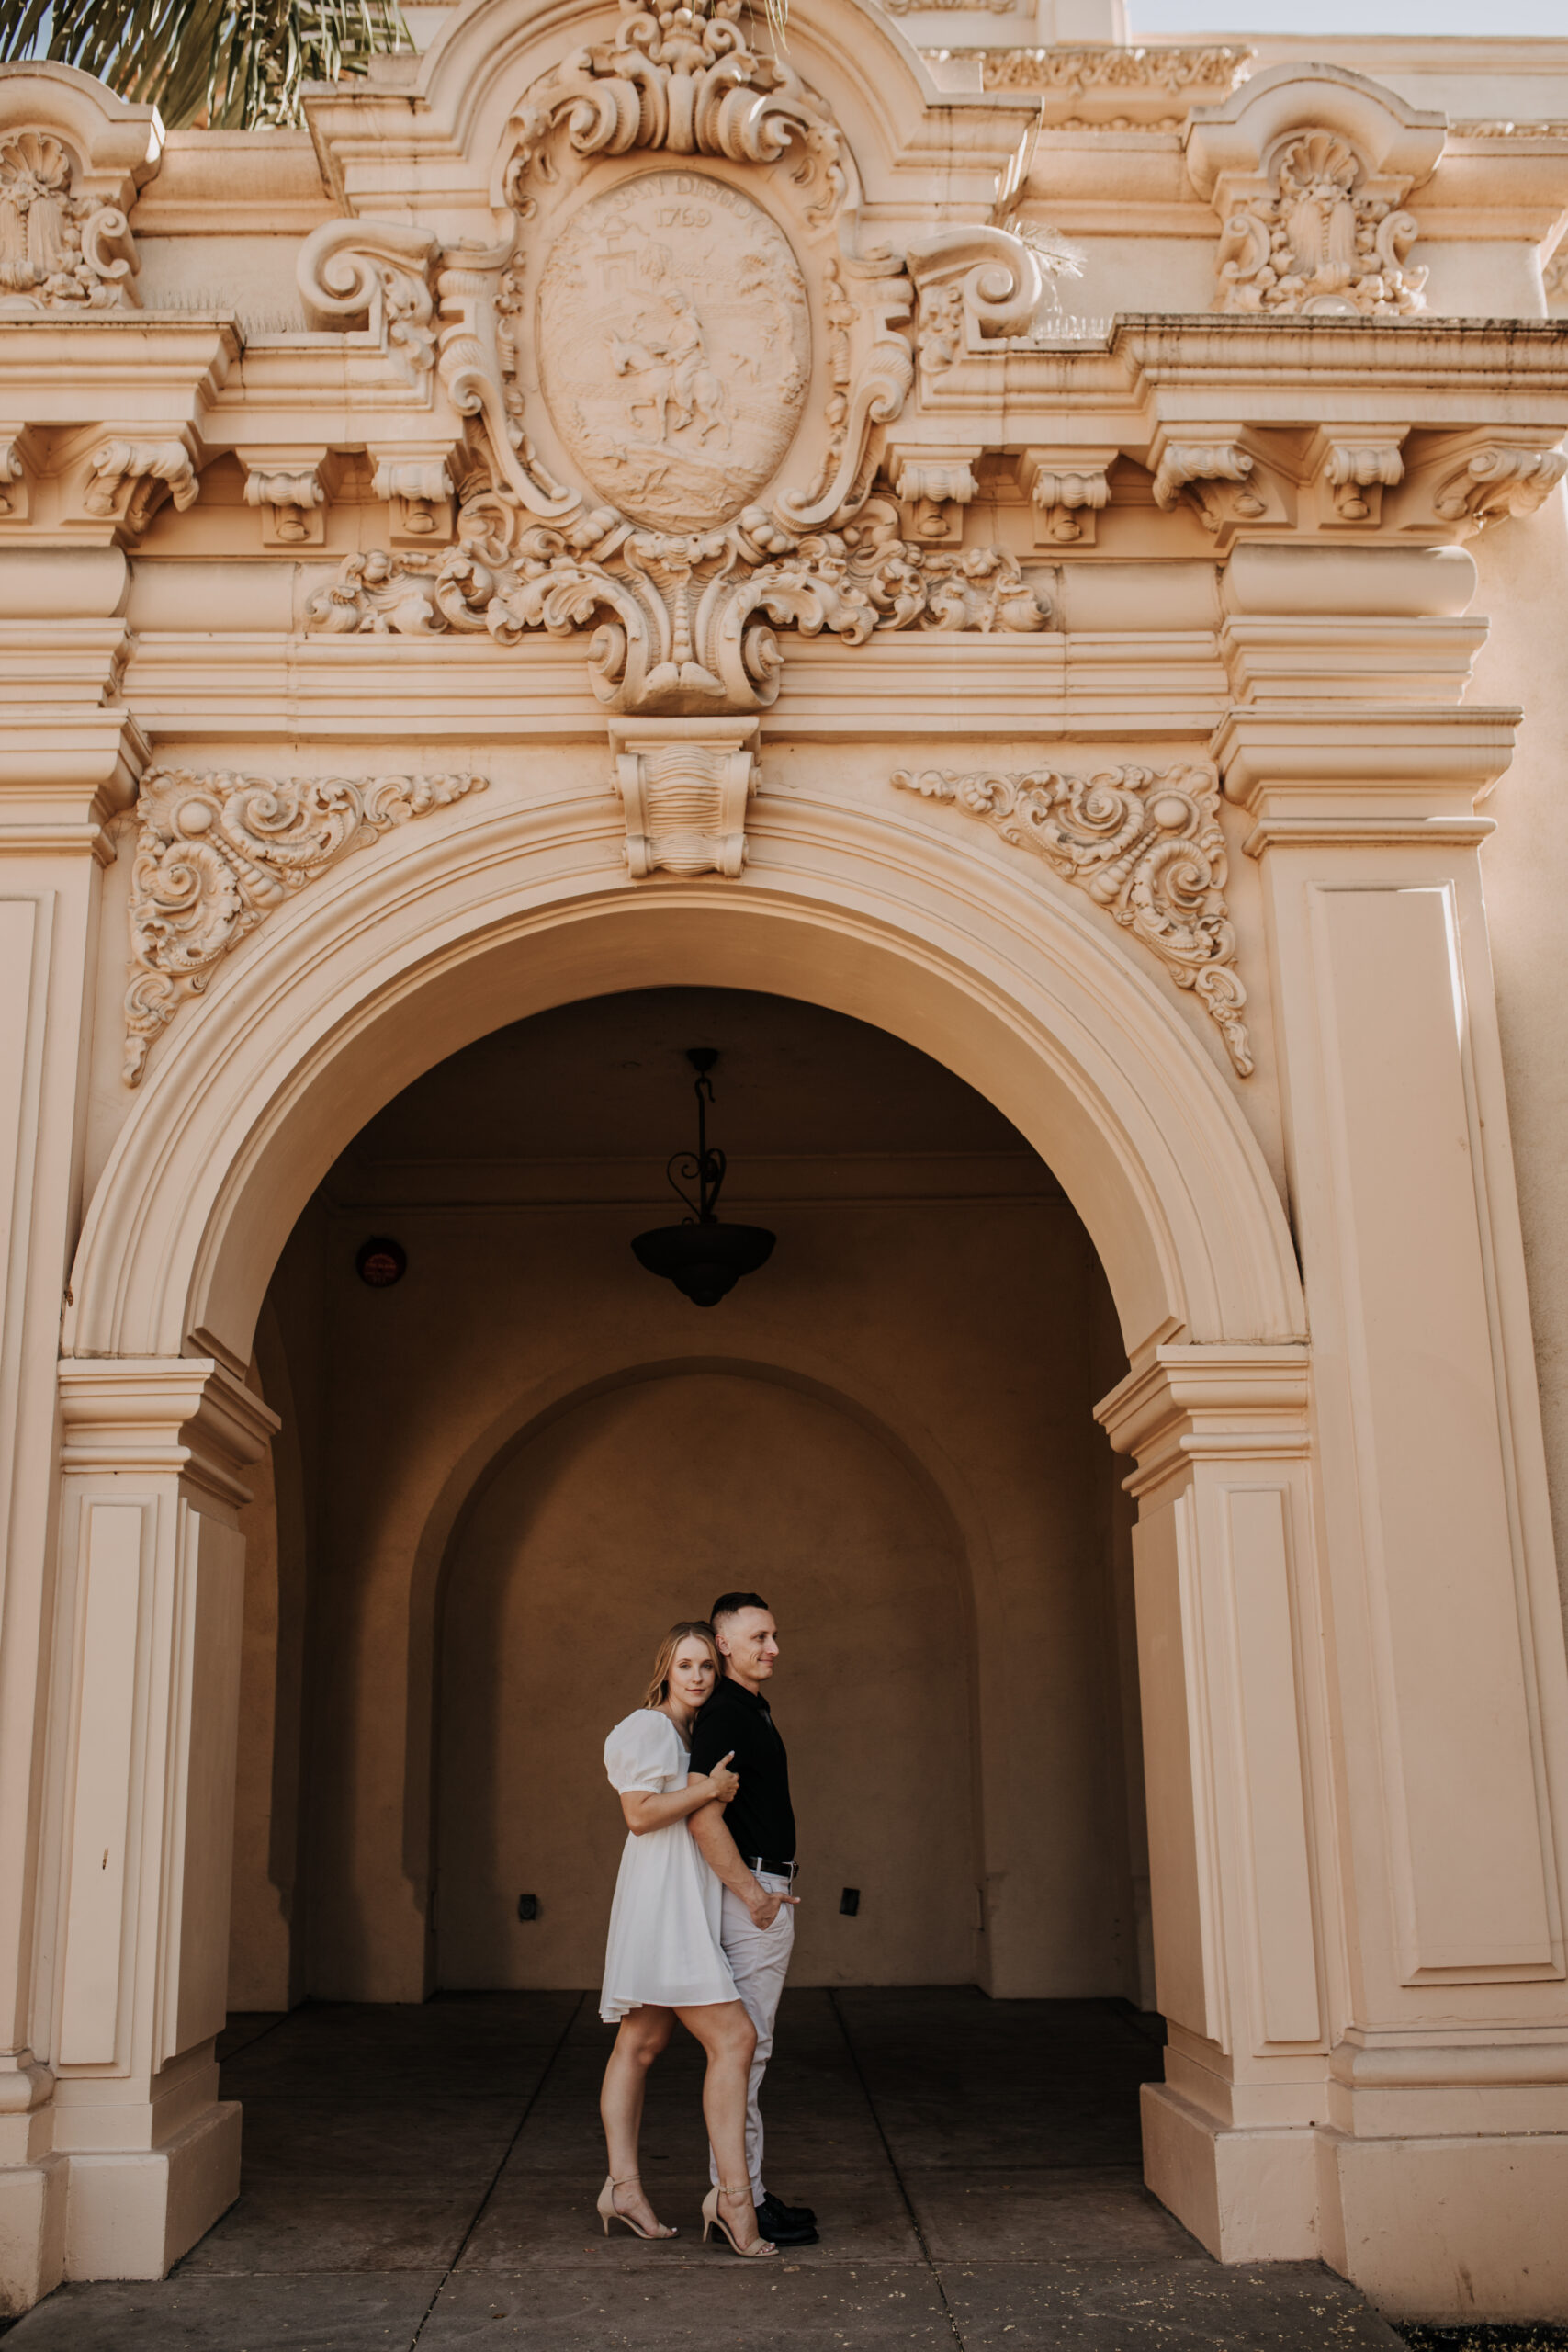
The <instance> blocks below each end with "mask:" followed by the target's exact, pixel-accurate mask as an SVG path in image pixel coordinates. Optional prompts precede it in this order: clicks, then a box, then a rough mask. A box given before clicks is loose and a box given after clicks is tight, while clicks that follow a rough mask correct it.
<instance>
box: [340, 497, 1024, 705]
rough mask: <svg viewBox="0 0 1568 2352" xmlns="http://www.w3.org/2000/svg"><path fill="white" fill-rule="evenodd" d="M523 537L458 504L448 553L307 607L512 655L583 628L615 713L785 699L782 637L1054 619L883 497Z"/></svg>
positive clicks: (371, 627) (362, 569)
mask: <svg viewBox="0 0 1568 2352" xmlns="http://www.w3.org/2000/svg"><path fill="white" fill-rule="evenodd" d="M515 526H516V515H515V510H514V508H512V507H510V506H509V505H508V503H507V502H506V501H505V500H504V499H503V498H502V497H501V496H499V495H497V494H491V495H488V496H485V497H482V498H480V499H478V500H476V501H473V502H471V503H470V504H469V505H468V507H466V508H465V510H464V514H463V517H462V520H461V524H460V526H459V539H458V544H457V546H456V547H455V548H450V549H448V550H446V552H445V553H443V554H440V555H438V554H436V553H435V552H434V550H432V551H431V552H430V553H428V554H425V553H415V554H410V555H389V554H386V553H383V552H380V551H377V552H374V553H371V554H368V555H364V554H361V555H353V556H350V557H348V558H346V559H345V560H344V563H343V565H342V567H341V569H340V571H339V573H338V577H337V579H336V580H335V581H333V582H332V583H331V584H330V585H329V586H327V587H325V588H322V589H320V590H318V591H317V593H316V594H315V595H314V596H312V597H311V599H310V604H309V606H308V607H307V613H306V626H307V628H310V630H312V631H320V632H324V633H327V634H332V635H376V636H380V635H387V634H395V635H400V636H429V635H439V634H444V633H446V632H448V631H457V632H468V633H471V634H479V633H480V632H483V633H485V634H487V635H489V636H490V637H491V638H492V639H494V640H495V641H496V643H497V644H499V645H504V646H513V645H517V644H519V643H521V642H522V640H523V639H525V637H526V636H527V635H529V634H530V633H531V632H532V631H535V630H540V631H542V632H543V633H544V634H545V635H547V636H549V637H554V638H570V637H572V636H575V635H577V634H578V633H579V632H580V631H581V630H583V629H589V628H591V629H592V632H593V634H592V638H591V639H590V642H589V644H588V646H587V648H586V655H587V662H588V671H589V679H590V683H591V684H592V690H593V693H594V695H596V696H597V698H598V700H599V701H600V702H601V703H603V704H604V707H606V708H607V709H610V710H615V711H623V712H644V713H674V714H682V713H684V714H688V715H696V716H702V715H704V714H707V713H712V712H716V711H720V710H726V711H737V712H745V711H754V710H762V709H766V708H768V707H770V706H771V705H772V704H773V702H774V701H775V700H776V699H777V696H778V692H779V683H780V671H781V666H782V658H781V655H780V651H779V645H778V635H777V632H778V631H779V630H780V629H781V628H784V629H787V628H793V629H795V630H797V631H798V632H799V633H800V634H801V635H803V636H807V637H815V636H818V635H820V634H824V633H826V634H827V635H829V636H836V637H839V638H841V639H843V640H844V641H845V642H846V643H847V644H851V645H863V644H864V643H865V642H866V641H867V639H870V638H871V637H872V636H874V634H877V633H882V632H888V631H896V630H905V629H920V630H976V631H982V632H995V633H998V634H1011V633H1018V632H1024V633H1029V632H1032V631H1036V630H1039V629H1043V628H1045V627H1046V626H1047V624H1048V621H1049V617H1050V609H1049V605H1048V603H1047V601H1046V599H1045V597H1044V595H1043V593H1042V592H1041V590H1040V589H1039V588H1038V587H1037V586H1036V585H1035V584H1034V583H1033V582H1032V581H1030V580H1029V579H1027V578H1026V577H1025V576H1024V574H1023V572H1022V571H1021V569H1020V567H1019V564H1018V561H1017V560H1016V558H1014V557H1013V556H1012V555H1010V554H1009V553H1008V552H1006V551H1005V550H1003V549H1000V548H953V549H936V548H926V547H922V546H920V545H918V544H917V543H915V542H913V541H909V540H906V539H903V538H901V537H899V535H898V515H897V508H896V507H895V506H894V505H893V504H892V503H890V502H889V501H888V500H886V499H882V498H877V499H873V500H872V501H871V502H870V503H868V504H867V505H866V506H865V508H864V509H863V512H862V514H861V515H860V517H859V519H858V520H857V521H856V522H855V523H853V524H851V525H849V526H846V527H845V528H844V529H843V530H841V531H822V532H813V533H807V534H801V535H793V534H789V533H786V532H784V531H783V530H781V529H780V527H779V526H778V524H777V523H776V521H775V520H774V518H773V517H772V516H771V515H768V514H767V513H766V512H765V511H764V510H763V509H761V507H750V508H748V509H747V510H746V512H745V513H744V514H743V515H741V516H740V517H739V520H738V521H737V522H735V523H732V524H729V525H728V526H725V527H723V528H721V529H715V530H712V531H706V532H694V533H678V532H665V531H643V530H637V529H636V528H635V527H634V526H632V525H631V524H629V523H628V522H627V521H626V519H625V517H624V516H622V515H616V514H615V513H614V511H613V510H611V509H609V508H600V509H598V510H597V511H595V512H594V513H592V514H590V515H584V516H583V517H581V520H580V521H578V522H577V523H576V524H574V525H572V526H568V527H562V528H550V527H548V526H539V525H529V526H526V527H524V528H522V529H521V530H518V529H517V528H516V527H515Z"/></svg>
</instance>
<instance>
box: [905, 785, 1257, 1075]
mask: <svg viewBox="0 0 1568 2352" xmlns="http://www.w3.org/2000/svg"><path fill="white" fill-rule="evenodd" d="M893 782H894V783H895V784H896V785H897V786H900V787H901V788H902V789H903V790H904V791H906V792H919V793H920V794H922V795H923V796H924V797H925V798H926V799H928V800H951V801H954V802H956V803H957V804H958V806H959V807H960V808H963V809H970V810H972V811H973V813H974V814H975V815H976V816H977V817H987V818H989V820H990V821H991V823H992V824H993V825H995V826H996V828H997V830H998V832H999V833H1000V834H1001V837H1002V839H1003V840H1004V841H1006V842H1012V843H1013V844H1014V845H1015V847H1017V848H1019V849H1031V850H1034V851H1036V852H1037V853H1038V854H1039V855H1040V856H1042V857H1043V858H1044V859H1045V861H1046V863H1047V864H1048V865H1050V867H1051V869H1052V871H1053V872H1054V873H1055V874H1059V875H1060V876H1061V877H1062V879H1063V880H1064V881H1065V882H1076V883H1077V885H1078V886H1079V888H1082V889H1085V890H1087V891H1088V892H1089V897H1090V898H1091V899H1094V900H1095V902H1096V904H1097V905H1099V906H1102V907H1104V908H1106V909H1107V910H1109V912H1110V913H1111V914H1113V915H1114V916H1115V918H1116V920H1117V922H1119V923H1121V924H1122V925H1123V926H1124V927H1125V929H1127V930H1128V931H1130V932H1131V933H1133V936H1134V938H1135V939H1141V940H1142V941H1143V943H1144V944H1145V947H1149V948H1152V949H1153V950H1154V953H1155V954H1156V956H1158V957H1159V959H1160V962H1161V963H1162V964H1163V965H1164V966H1165V967H1166V969H1167V971H1168V973H1169V974H1170V977H1171V978H1172V979H1173V980H1174V981H1175V982H1176V985H1177V987H1178V988H1180V989H1193V990H1194V991H1195V993H1196V994H1197V995H1198V996H1199V997H1200V998H1201V1001H1202V1002H1203V1004H1204V1005H1205V1006H1206V1008H1207V1009H1208V1012H1209V1013H1210V1014H1211V1016H1212V1017H1213V1021H1214V1023H1215V1024H1216V1026H1217V1027H1218V1029H1219V1032H1220V1035H1222V1036H1223V1037H1224V1041H1225V1045H1226V1047H1227V1049H1228V1051H1229V1054H1230V1057H1231V1060H1232V1061H1233V1062H1234V1063H1235V1067H1236V1069H1237V1071H1238V1072H1239V1073H1240V1075H1241V1076H1242V1077H1243V1078H1248V1077H1250V1076H1251V1074H1252V1067H1253V1063H1252V1048H1251V1046H1250V1045H1249V1043H1248V1041H1247V1028H1246V1025H1245V1023H1243V1021H1242V1018H1241V1013H1242V1007H1243V1006H1244V1005H1245V1004H1246V1002H1247V990H1246V989H1244V988H1243V986H1242V984H1241V981H1240V979H1239V978H1238V977H1237V975H1236V972H1235V930H1234V928H1233V927H1232V924H1231V920H1230V913H1229V910H1228V908H1227V907H1226V905H1225V896H1224V886H1225V877H1226V870H1227V869H1226V859H1225V842H1224V834H1223V833H1222V832H1221V831H1220V820H1219V806H1220V785H1219V777H1218V775H1216V774H1215V772H1214V770H1213V768H1211V767H1201V766H1197V765H1190V766H1181V767H1174V768H1165V769H1156V768H1140V767H1121V768H1109V769H1107V770H1105V771H1104V772H1103V773H1102V774H1101V775H1093V776H1076V775H1058V774H1057V773H1056V772H1055V769H1051V768H1040V769H1035V770H1033V771H1032V772H1030V773H1028V774H1025V775H1000V774H998V773H995V772H993V771H991V770H987V769H981V770H979V771H977V772H976V773H975V774H973V775H947V774H946V773H944V772H943V771H942V770H940V769H936V768H926V769H924V770H923V771H922V772H921V773H920V774H919V775H912V774H910V773H908V771H903V772H900V773H899V774H898V775H896V776H895V777H894V778H893Z"/></svg>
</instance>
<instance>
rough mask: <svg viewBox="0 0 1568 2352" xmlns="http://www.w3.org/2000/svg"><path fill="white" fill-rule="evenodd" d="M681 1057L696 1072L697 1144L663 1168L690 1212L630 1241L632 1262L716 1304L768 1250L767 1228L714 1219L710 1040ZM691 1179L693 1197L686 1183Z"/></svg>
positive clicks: (717, 1177)
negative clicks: (634, 1259)
mask: <svg viewBox="0 0 1568 2352" xmlns="http://www.w3.org/2000/svg"><path fill="white" fill-rule="evenodd" d="M686 1059H687V1060H688V1061H689V1062H690V1063H691V1065H692V1068H693V1069H694V1070H695V1072H696V1074H697V1075H696V1084H695V1087H694V1092H695V1094H696V1098H697V1148H696V1150H695V1151H694V1152H692V1151H677V1152H675V1153H673V1154H672V1155H671V1159H670V1161H669V1164H668V1167H667V1169H666V1170H665V1172H666V1174H667V1175H668V1176H669V1179H670V1182H671V1187H672V1189H673V1190H674V1192H675V1193H677V1194H678V1196H679V1197H680V1198H681V1199H682V1201H684V1203H685V1204H686V1206H687V1207H688V1208H689V1209H690V1210H691V1212H692V1214H691V1216H689V1217H687V1218H685V1219H684V1221H683V1222H682V1224H680V1225H660V1226H656V1227H654V1229H653V1230H652V1232H651V1233H639V1234H638V1235H637V1239H636V1240H635V1241H634V1242H633V1243H632V1248H633V1250H634V1251H635V1252H636V1254H637V1263H638V1264H639V1265H642V1266H646V1267H647V1269H648V1271H649V1273H650V1274H662V1275H663V1276H664V1277H665V1279H666V1280H667V1281H669V1282H672V1283H674V1285H675V1287H676V1289H677V1290H678V1291H679V1292H680V1293H681V1294H682V1297H685V1298H689V1299H690V1300H691V1302H692V1304H693V1306H717V1305H718V1302H719V1300H720V1299H721V1298H723V1297H724V1296H725V1295H726V1293H727V1292H729V1291H732V1290H733V1289H734V1288H735V1285H736V1283H738V1282H739V1280H740V1277H741V1275H742V1274H754V1273H755V1272H756V1271H757V1269H758V1267H759V1266H761V1265H762V1264H764V1263H765V1262H766V1261H767V1260H768V1258H769V1257H771V1255H772V1254H773V1239H774V1237H773V1234H771V1233H769V1232H768V1231H767V1229H766V1227H763V1226H761V1225H720V1223H719V1221H718V1218H717V1216H716V1215H715V1213H714V1212H715V1209H716V1204H717V1202H718V1195H719V1190H720V1187H721V1186H722V1185H723V1182H724V1172H725V1165H726V1163H725V1157H724V1154H723V1152H722V1151H720V1150H719V1148H718V1147H717V1145H716V1144H710V1143H709V1142H708V1131H707V1106H708V1104H709V1103H711V1102H712V1101H713V1080H712V1079H710V1078H709V1076H708V1072H709V1070H711V1069H712V1068H713V1066H714V1064H715V1062H716V1061H717V1059H718V1056H717V1054H716V1052H715V1051H714V1049H713V1047H712V1046H692V1047H691V1049H690V1051H689V1052H688V1053H687V1056H686ZM688 1185H695V1187H696V1198H695V1199H693V1197H692V1194H691V1193H690V1192H688V1190H687V1189H686V1188H687V1186H688Z"/></svg>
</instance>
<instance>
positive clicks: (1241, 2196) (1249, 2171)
mask: <svg viewBox="0 0 1568 2352" xmlns="http://www.w3.org/2000/svg"><path fill="white" fill-rule="evenodd" d="M1143 2120H1144V2178H1145V2181H1147V2183H1148V2185H1149V2187H1150V2188H1152V2189H1153V2190H1154V2193H1155V2195H1156V2197H1157V2198H1158V2199H1159V2200H1160V2203H1161V2204H1162V2205H1167V2206H1168V2207H1169V2209H1170V2211H1172V2212H1173V2213H1174V2214H1175V2216H1176V2218H1177V2220H1178V2221H1179V2222H1181V2223H1183V2225H1184V2226H1185V2227H1186V2228H1188V2229H1190V2231H1191V2233H1192V2234H1193V2236H1194V2237H1195V2238H1196V2239H1198V2241H1199V2242H1200V2244H1201V2245H1206V2246H1207V2247H1208V2249H1209V2252H1210V2253H1211V2254H1213V2255H1216V2256H1218V2257H1219V2259H1220V2260H1221V2261H1222V2262H1305V2261H1310V2260H1312V2259H1313V2258H1314V2256H1316V2254H1317V2252H1318V2240H1317V2194H1318V2184H1317V2177H1316V2167H1315V2162H1314V2144H1313V2131H1312V2127H1311V2126H1310V2125H1308V2124H1297V2125H1295V2126H1276V2127H1274V2128H1269V2127H1268V2126H1253V2127H1249V2128H1247V2129H1245V2130H1237V2129H1235V2127H1234V2126H1230V2125H1226V2124H1224V2123H1220V2122H1218V2121H1217V2120H1215V2118H1214V2117H1213V2116H1212V2115H1205V2114H1204V2113H1203V2111H1202V2109H1201V2108H1197V2107H1194V2106H1193V2105H1192V2104H1191V2102H1190V2100H1189V2099H1185V2098H1182V2097H1181V2096H1180V2094H1179V2092H1177V2091H1173V2090H1172V2089H1171V2088H1170V2086H1169V2085H1168V2083H1145V2085H1144V2088H1143Z"/></svg>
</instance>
